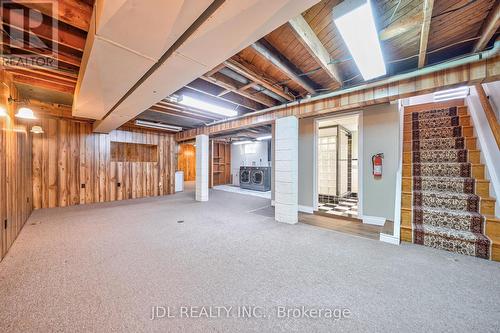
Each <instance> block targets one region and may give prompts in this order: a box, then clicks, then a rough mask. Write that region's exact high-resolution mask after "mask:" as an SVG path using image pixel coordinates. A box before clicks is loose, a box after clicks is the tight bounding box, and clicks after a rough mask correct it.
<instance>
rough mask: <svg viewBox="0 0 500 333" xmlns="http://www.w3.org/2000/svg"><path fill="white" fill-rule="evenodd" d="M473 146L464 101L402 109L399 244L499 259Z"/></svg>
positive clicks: (484, 183)
mask: <svg viewBox="0 0 500 333" xmlns="http://www.w3.org/2000/svg"><path fill="white" fill-rule="evenodd" d="M452 103H454V105H453V104H452ZM476 144H477V143H476V138H474V130H473V127H472V123H471V119H470V116H469V115H468V112H467V107H466V106H464V105H463V101H460V102H458V103H457V101H452V102H448V103H446V102H445V103H439V104H438V103H429V104H423V105H420V106H410V107H407V108H405V124H404V148H403V151H404V157H403V184H402V187H403V189H402V190H403V193H402V209H401V212H402V226H401V238H402V240H406V241H410V242H413V243H415V244H420V245H425V246H430V247H434V248H437V249H442V250H447V251H452V252H457V253H460V254H464V255H471V256H476V257H479V258H485V259H495V260H500V247H499V245H500V242H499V241H498V240H499V239H500V237H498V235H497V229H498V230H500V228H498V227H499V226H500V222H499V221H498V219H496V218H495V217H494V213H495V211H494V210H495V199H494V198H491V197H490V195H489V181H487V180H485V179H484V173H485V166H484V165H483V164H481V161H480V151H479V150H477V146H476ZM487 231H491V232H487ZM490 234H491V235H490Z"/></svg>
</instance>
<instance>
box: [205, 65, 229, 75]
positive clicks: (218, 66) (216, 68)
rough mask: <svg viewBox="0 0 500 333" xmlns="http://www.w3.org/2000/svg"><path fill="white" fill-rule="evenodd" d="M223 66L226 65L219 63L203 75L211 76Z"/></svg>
mask: <svg viewBox="0 0 500 333" xmlns="http://www.w3.org/2000/svg"><path fill="white" fill-rule="evenodd" d="M224 67H226V65H224V64H219V65H217V66H215V67H214V68H213V69H212V70H210V71H208V72H207V73H205V76H212V75H214V74H215V73H217V72H218V71H220V70H221V69H223V68H224Z"/></svg>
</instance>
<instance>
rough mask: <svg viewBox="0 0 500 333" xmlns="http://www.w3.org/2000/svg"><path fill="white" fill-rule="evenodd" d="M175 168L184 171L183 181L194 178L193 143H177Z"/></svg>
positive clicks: (194, 152)
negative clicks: (177, 153) (177, 151)
mask: <svg viewBox="0 0 500 333" xmlns="http://www.w3.org/2000/svg"><path fill="white" fill-rule="evenodd" d="M177 169H178V170H181V171H184V180H185V181H194V180H196V147H195V146H194V145H191V144H182V145H179V155H178V163H177Z"/></svg>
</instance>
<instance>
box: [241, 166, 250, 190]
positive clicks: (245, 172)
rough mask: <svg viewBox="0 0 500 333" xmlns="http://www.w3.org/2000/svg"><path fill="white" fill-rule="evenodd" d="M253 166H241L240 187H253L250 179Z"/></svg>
mask: <svg viewBox="0 0 500 333" xmlns="http://www.w3.org/2000/svg"><path fill="white" fill-rule="evenodd" d="M251 173H252V171H251V167H244V166H242V167H240V187H241V188H245V189H251V187H252V184H251V181H250V177H251Z"/></svg>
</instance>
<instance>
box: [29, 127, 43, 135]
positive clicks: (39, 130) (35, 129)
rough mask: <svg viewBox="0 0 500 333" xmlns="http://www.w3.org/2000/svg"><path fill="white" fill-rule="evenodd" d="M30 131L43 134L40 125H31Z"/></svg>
mask: <svg viewBox="0 0 500 333" xmlns="http://www.w3.org/2000/svg"><path fill="white" fill-rule="evenodd" d="M30 132H31V133H33V134H43V133H45V132H44V131H43V128H42V126H33V127H31V131H30Z"/></svg>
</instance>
